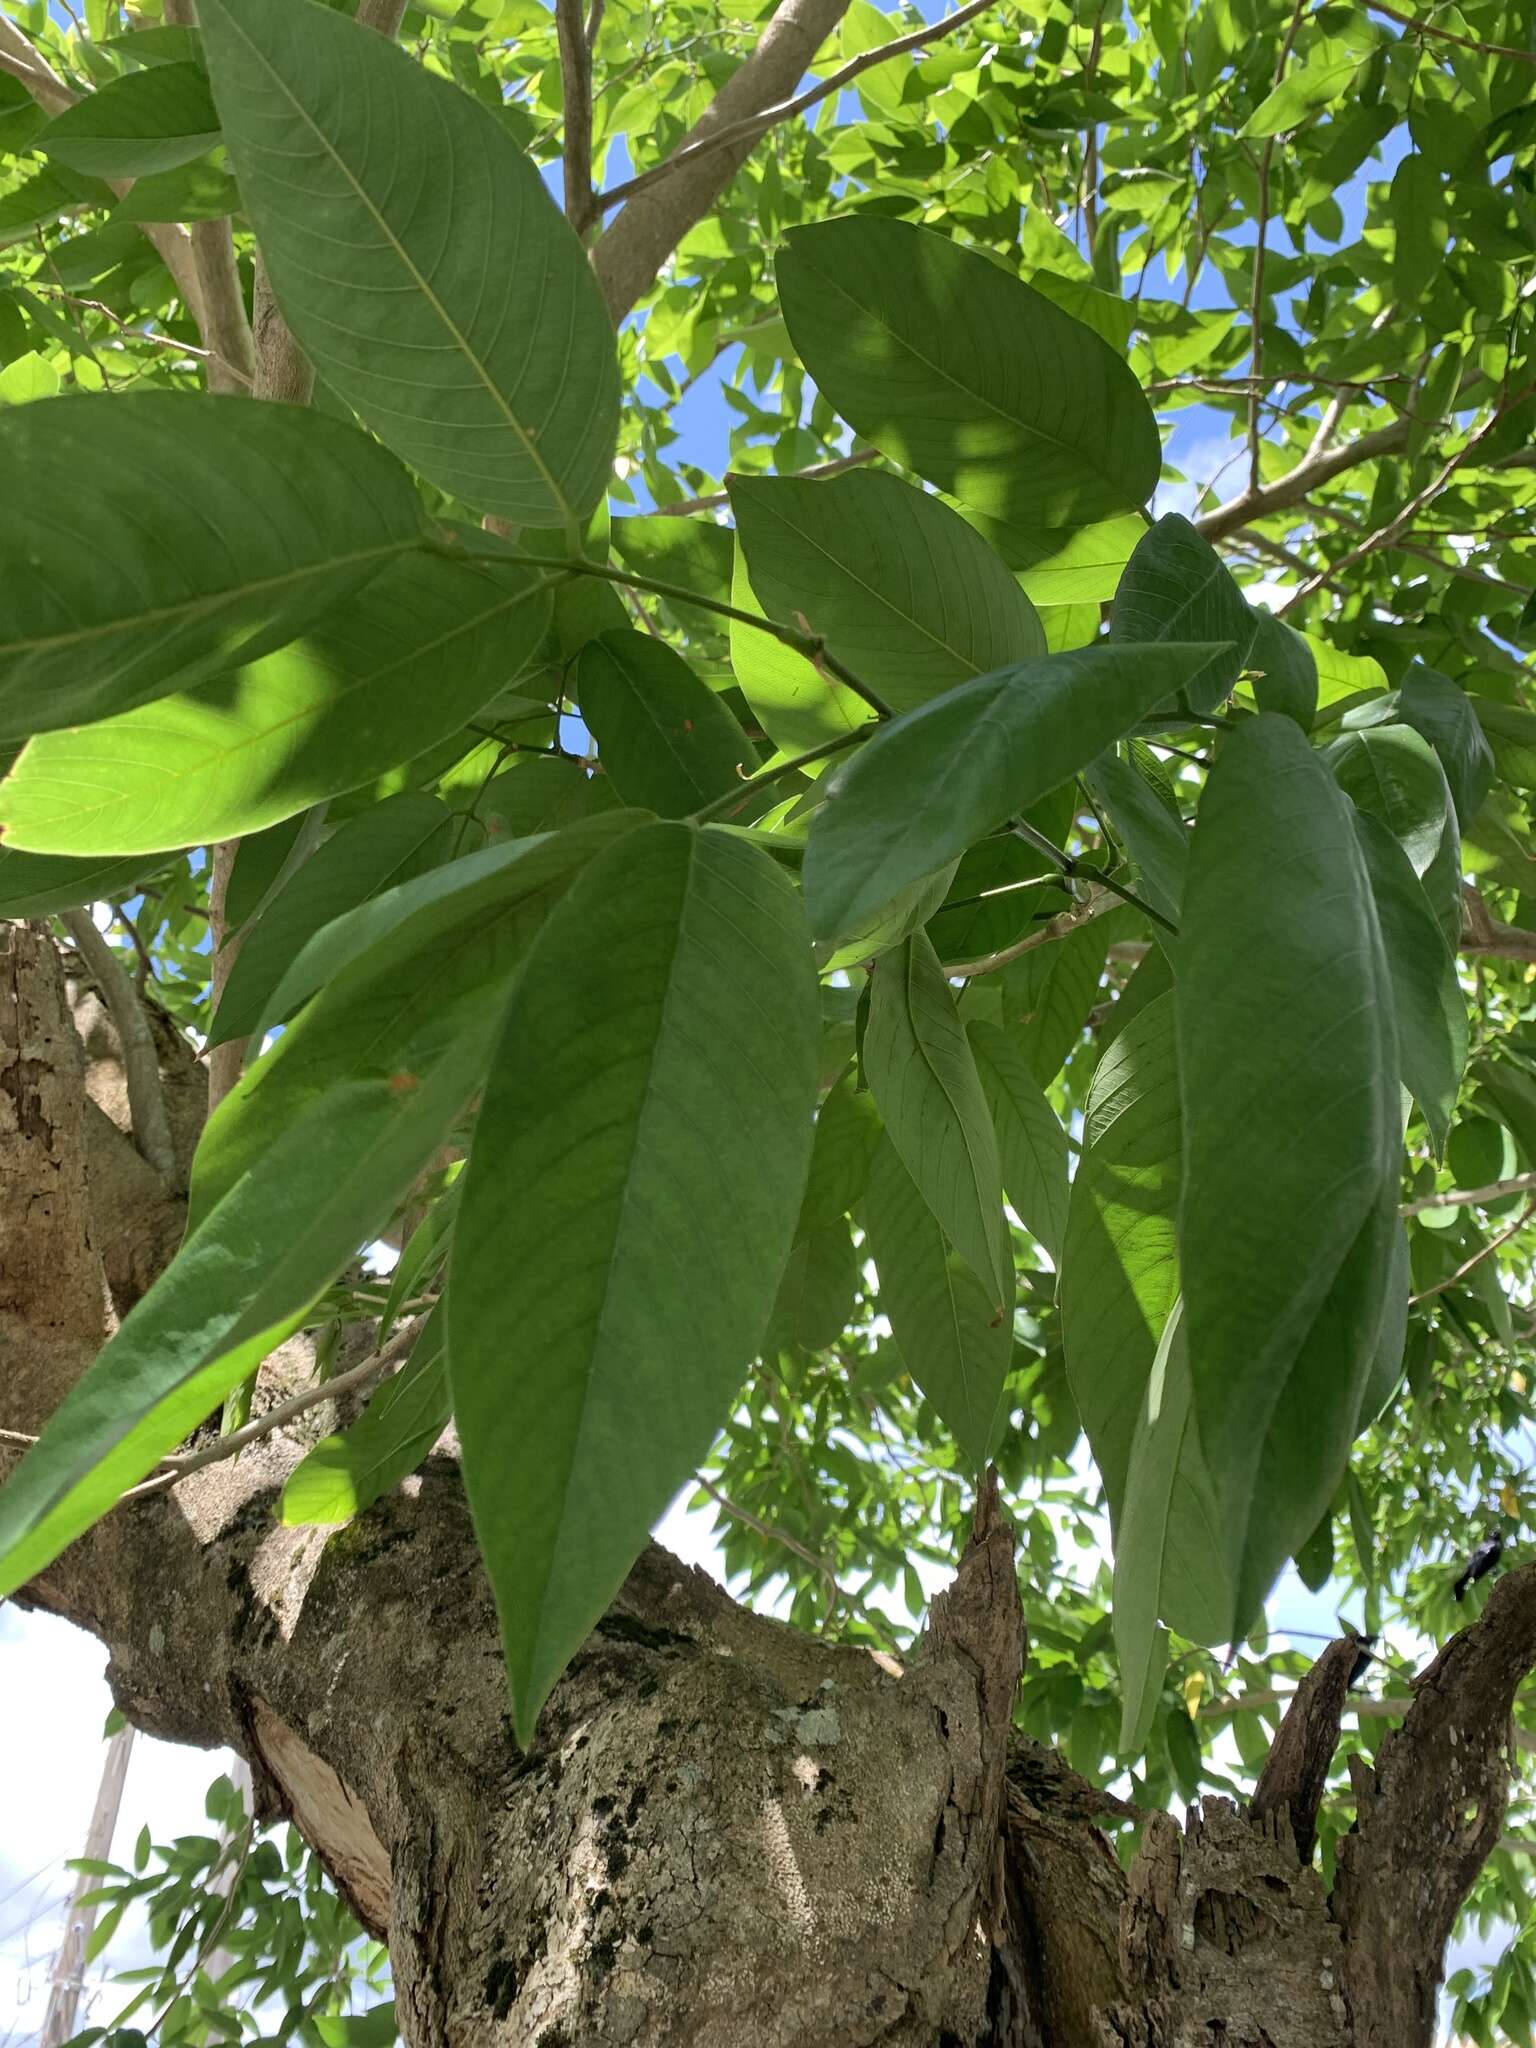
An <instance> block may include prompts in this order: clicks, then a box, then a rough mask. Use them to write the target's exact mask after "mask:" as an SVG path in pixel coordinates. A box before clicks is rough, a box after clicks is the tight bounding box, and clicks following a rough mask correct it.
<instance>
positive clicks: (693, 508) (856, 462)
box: [656, 448, 880, 519]
mask: <svg viewBox="0 0 1536 2048" xmlns="http://www.w3.org/2000/svg"><path fill="white" fill-rule="evenodd" d="M879 460H880V450H879V449H878V448H860V449H859V450H858V451H857V453H856V454H853V455H839V456H837V457H836V459H835V460H833V461H831V462H813V463H812V464H811V466H810V468H809V469H791V470H786V471H784V472H783V475H784V477H785V478H786V479H788V478H793V479H795V480H797V481H798V480H799V479H801V478H804V477H816V476H841V475H842V474H843V471H844V470H846V469H858V468H859V467H860V466H861V465H862V464H863V463H866V462H878V461H879ZM730 502H731V494H730V492H729V491H711V492H710V493H709V495H708V496H707V497H703V498H679V499H678V500H677V502H676V503H675V504H672V505H658V506H657V507H656V516H657V518H658V519H686V518H688V517H689V516H690V515H691V514H693V513H695V512H718V511H719V510H720V509H721V507H722V506H725V505H729V503H730Z"/></svg>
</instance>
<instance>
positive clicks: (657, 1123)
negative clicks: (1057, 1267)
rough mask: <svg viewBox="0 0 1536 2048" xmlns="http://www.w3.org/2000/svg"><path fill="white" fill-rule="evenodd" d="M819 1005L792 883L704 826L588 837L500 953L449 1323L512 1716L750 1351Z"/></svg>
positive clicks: (788, 1181) (546, 1678)
mask: <svg viewBox="0 0 1536 2048" xmlns="http://www.w3.org/2000/svg"><path fill="white" fill-rule="evenodd" d="M819 1032H820V1026H819V1006H818V1003H817V997H816V985H815V977H814V973H813V970H812V967H811V957H810V946H809V942H808V939H807V936H806V932H805V927H804V920H803V918H802V916H801V914H800V910H799V905H798V901H797V898H796V896H795V893H794V890H793V888H792V887H791V885H790V884H789V882H788V881H786V880H785V878H784V877H783V876H782V875H781V873H780V872H779V870H778V869H777V868H776V867H775V865H774V864H773V862H772V861H771V860H770V859H769V858H768V857H767V856H766V855H765V854H762V853H759V852H758V851H756V850H755V849H754V848H752V847H750V846H746V845H744V844H742V843H741V841H740V840H738V839H736V838H734V837H732V836H731V835H730V834H728V833H724V832H720V831H717V830H712V829H706V830H704V831H703V832H696V831H694V830H692V829H691V828H689V827H687V826H685V825H678V824H656V825H651V826H647V827H645V828H643V829H642V830H640V831H638V832H635V833H632V834H631V835H630V836H629V837H628V838H627V839H626V840H625V841H624V842H623V843H622V844H621V845H618V846H614V847H612V848H611V849H610V850H609V851H608V853H607V854H605V855H603V856H601V857H599V859H597V860H596V861H594V862H593V864H592V866H591V867H590V868H589V869H588V870H587V872H586V873H585V874H584V875H583V876H582V878H581V879H580V880H579V881H578V882H577V884H576V886H575V887H574V888H573V889H572V891H571V893H570V895H569V896H568V897H567V898H566V900H565V902H564V903H563V905H562V906H561V908H560V910H559V911H558V912H557V914H556V915H555V916H554V917H552V918H551V920H550V922H549V923H548V925H547V926H546V927H545V929H544V931H543V932H542V934H541V935H540V937H539V940H538V941H537V943H536V945H535V946H534V948H533V950H532V952H531V954H530V956H529V959H528V961H527V964H526V967H525V969H524V971H523V972H522V974H521V975H520V976H519V977H518V980H517V983H516V987H515V990H514V993H513V996H512V1000H511V1003H510V1005H509V1007H508V1010H507V1014H506V1022H505V1026H504V1031H503V1043H504V1044H505V1046H506V1047H507V1049H508V1050H507V1056H506V1057H505V1058H498V1059H497V1060H496V1061H495V1063H494V1065H493V1069H492V1076H491V1080H490V1084H489V1086H488V1087H487V1090H486V1095H485V1101H484V1105H483V1107H482V1108H481V1111H480V1117H479V1122H478V1125H477V1128H476V1132H475V1139H474V1145H473V1149H472V1151H471V1155H470V1163H469V1168H468V1171H467V1173H466V1175H465V1185H464V1196H463V1201H462V1206H461V1208H460V1212H459V1220H458V1225H457V1228H456V1231H455V1238H454V1249H453V1258H452V1266H451V1275H450V1283H449V1295H448V1303H449V1307H448V1331H449V1340H448V1341H449V1372H450V1375H451V1379H452V1386H453V1396H454V1411H455V1414H456V1416H457V1419H458V1426H459V1431H460V1435H461V1438H462V1441H463V1447H464V1473H465V1482H466V1485H467V1487H468V1490H469V1498H470V1506H471V1509H472V1510H473V1513H474V1518H475V1527H476V1531H477V1533H478V1535H479V1539H480V1547H481V1550H482V1552H483V1553H484V1556H485V1560H486V1566H487V1569H488V1571H489V1573H490V1576H491V1582H492V1585H493V1586H494V1588H495V1592H496V1599H497V1605H498V1608H499V1610H500V1614H501V1621H502V1631H503V1637H504V1641H505V1646H506V1654H507V1666H508V1671H509V1674H510V1677H511V1684H512V1701H513V1717H514V1720H515V1723H516V1727H517V1731H518V1737H519V1740H521V1741H523V1742H525V1743H526V1742H527V1740H528V1738H529V1736H530V1735H531V1733H532V1730H533V1724H534V1722H535V1720H536V1718H537V1716H538V1712H539V1708H540V1707H541V1706H542V1704H543V1702H544V1699H545V1697H546V1695H547V1694H548V1692H549V1689H550V1687H551V1686H552V1685H553V1684H554V1682H555V1680H556V1678H557V1677H558V1676H559V1674H560V1672H561V1671H562V1670H563V1668H564V1666H565V1664H566V1663H567V1661H568V1660H569V1658H570V1657H571V1655H572V1654H573V1653H574V1651H575V1650H576V1649H577V1647H578V1646H579V1644H580V1643H581V1641H582V1639H583V1637H584V1636H585V1635H586V1633H587V1631H588V1629H589V1628H590V1627H591V1626H592V1624H593V1622H594V1621H596V1619H597V1618H598V1616H599V1615H600V1614H601V1613H602V1611H603V1608H604V1607H605V1606H606V1604H607V1603H608V1601H609V1600H610V1599H611V1598H612V1596H613V1594H614V1593H615V1592H616V1591H617V1589H618V1586H619V1584H620V1582H621V1581H622V1579H623V1577H624V1574H625V1572H626V1571H628V1569H629V1567H630V1565H631V1563H632V1562H633V1560H634V1558H635V1555H636V1553H637V1552H638V1551H639V1549H640V1547H641V1545H642V1544H643V1543H644V1541H645V1538H646V1535H647V1532H648V1531H649V1529H650V1526H651V1523H652V1522H653V1521H654V1520H655V1518H656V1516H657V1515H658V1514H660V1512H661V1510H662V1508H663V1507H664V1506H665V1505H666V1503H667V1501H668V1499H669V1498H670V1497H671V1495H672V1494H673V1492H674V1491H675V1490H676V1488H677V1487H678V1485H679V1484H680V1483H681V1482H682V1481H683V1480H684V1479H685V1478H686V1477H687V1475H688V1474H689V1472H691V1471H692V1470H693V1468H694V1466H695V1465H696V1464H697V1463H698V1461H699V1459H700V1458H702V1457H703V1455H704V1453H705V1451H706V1450H707V1448H708V1446H709V1440H710V1436H711V1434H712V1432H713V1431H714V1430H715V1429H716V1428H717V1427H718V1426H719V1424H720V1423H721V1422H722V1421H723V1420H724V1419H725V1414H726V1411H727V1409H728V1407H729V1405H730V1401H731V1397H732V1395H733V1394H734V1393H735V1391H736V1389H737V1387H738V1385H739V1384H740V1381H741V1377H742V1374H743V1373H744V1371H745V1369H746V1366H747V1363H748V1361H749V1360H750V1359H751V1358H752V1357H753V1355H754V1354H755V1352H756V1351H757V1348H758V1346H759V1343H760V1341H761V1338H762V1334H763V1329H764V1325H765V1323H766V1320H767V1316H768V1311H769V1308H770V1306H771V1304H772V1300H773V1296H774V1292H775V1289H776V1286H777V1282H778V1278H779V1274H780V1271H781V1269H782V1267H783V1264H784V1261H785V1258H786V1257H787V1255H788V1252H789V1247H790V1241H791V1236H792V1233H793V1231H794V1227H795V1219H796V1216H797V1214H798V1211H799V1207H800V1199H801V1194H802V1191H803V1189H804V1185H805V1177H806V1168H807V1164H808V1161H809V1157H810V1146H811V1112H812V1109H813V1107H814V1104H815V1098H816V1049H817V1042H818V1038H819ZM509 1333H512V1334H511V1338H510V1344H511V1351H510V1355H509ZM509 1368H510V1369H509ZM595 1502H600V1503H601V1512H600V1513H598V1512H594V1508H593V1504H594V1503H595Z"/></svg>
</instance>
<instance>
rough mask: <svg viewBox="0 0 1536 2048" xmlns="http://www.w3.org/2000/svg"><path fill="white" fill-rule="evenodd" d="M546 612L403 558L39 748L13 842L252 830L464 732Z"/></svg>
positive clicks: (15, 810)
mask: <svg viewBox="0 0 1536 2048" xmlns="http://www.w3.org/2000/svg"><path fill="white" fill-rule="evenodd" d="M269 409H270V408H266V407H262V408H260V410H263V411H266V410H269ZM248 410H250V411H252V412H255V411H257V410H258V408H256V407H254V406H252V407H249V408H248ZM548 616H549V595H548V591H547V589H546V587H545V584H544V581H543V579H542V578H541V577H540V576H539V575H538V574H537V572H532V571H528V570H524V569H503V568H500V567H497V568H495V569H494V570H490V569H487V568H484V567H483V566H471V565H469V564H465V563H460V562H448V561H444V560H442V559H441V558H439V557H436V556H432V555H417V556H411V557H409V558H407V559H405V560H403V561H401V562H400V563H398V564H397V565H396V566H395V568H394V569H392V570H391V571H390V572H389V573H388V574H387V575H383V576H379V577H377V578H375V580H374V581H373V582H372V583H370V584H368V585H366V586H365V587H364V588H363V589H362V590H360V591H358V593H357V594H356V596H355V597H352V598H351V599H350V600H349V601H348V602H347V603H345V604H343V605H338V606H337V607H336V608H335V609H334V610H333V611H331V612H330V613H328V614H327V616H326V617H325V618H324V619H322V620H320V621H319V622H318V623H317V624H316V625H314V626H313V627H312V628H311V629H310V630H309V631H308V632H307V633H305V634H304V635H303V636H302V637H301V638H299V639H296V640H294V641H292V642H290V644H289V645H288V646H286V647H283V648H281V649H279V650H278V651H277V652H276V653H275V654H269V655H266V656H265V657H264V658H263V659H262V660H260V661H257V662H254V663H252V664H251V666H250V667H248V668H242V669H238V670H236V672H235V673H234V674H233V675H229V676H220V677H218V678H217V679H216V680H214V681H212V682H206V683H201V684H199V685H198V686H197V687H196V688H195V689H192V690H187V691H182V692H178V693H177V694H176V695H174V696H167V697H162V698H160V699H159V700H158V701H157V702H156V703H154V704H146V705H144V706H142V707H141V708H140V709H138V710H135V711H128V712H125V713H123V714H122V715H121V716H120V717H117V718H112V719H106V720H103V721H101V722H100V723H98V724H95V725H90V726H85V727H83V728H82V729H80V730H78V731H70V732H55V733H45V734H43V735H42V736H41V737H40V738H38V739H35V740H33V741H32V742H31V743H30V744H29V745H28V746H27V747H26V749H25V750H24V751H23V753H22V755H21V758H20V760H19V761H18V762H17V764H16V766H15V767H14V768H13V769H12V770H11V773H10V775H9V776H8V777H7V779H6V780H5V782H4V783H0V822H3V824H4V827H5V832H6V838H7V840H8V841H9V842H11V843H12V844H15V845H18V846H22V847H26V848H31V849H35V850H37V851H39V852H43V853H133V852H136V851H139V850H144V851H149V850H152V849H155V848H165V847H177V846H196V845H199V844H202V843H205V842H207V841H209V840H214V839H224V838H231V837H234V836H236V835H238V834H241V833H246V832H252V831H257V830H260V829H261V827H263V826H265V825H270V824H271V823H273V822H274V821H275V820H278V819H282V818H286V817H290V816H292V814H293V813H294V812H295V811H301V810H307V809H308V808H309V807H310V805H312V804H315V803H319V802H320V801H321V800H322V799H323V798H325V797H328V796H331V795H334V794H335V793H336V792H337V791H339V790H345V789H352V788H355V787H356V786H357V785H358V784H359V783H364V782H369V781H371V780H372V779H373V778H374V777H375V776H377V775H378V774H380V773H381V772H382V771H383V770H384V769H386V768H390V767H392V766H394V764H395V763H396V762H399V761H404V760H409V759H410V757H411V756H412V755H414V754H417V753H420V752H421V751H422V750H423V749H425V748H426V747H429V746H431V745H432V744H433V743H434V741H436V740H439V739H441V738H442V737H443V736H444V735H445V734H447V733H451V732H455V731H457V730H458V729H459V727H460V726H462V725H463V723H464V721H465V720H466V719H467V718H471V717H473V716H474V714H475V713H476V712H477V711H479V710H480V709H481V707H482V706H483V705H485V704H486V703H487V702H488V701H489V700H490V699H491V698H492V697H494V696H495V694H496V692H497V690H498V689H499V688H501V687H502V686H503V685H504V684H506V683H508V682H509V681H511V679H512V678H513V676H515V674H516V673H517V671H518V669H519V667H520V666H521V665H522V663H523V662H524V661H525V660H526V659H527V658H528V656H529V655H530V654H531V653H532V651H533V648H534V647H535V645H536V644H537V642H538V640H539V637H540V635H541V634H542V633H543V631H544V627H545V623H546V621H547V619H548Z"/></svg>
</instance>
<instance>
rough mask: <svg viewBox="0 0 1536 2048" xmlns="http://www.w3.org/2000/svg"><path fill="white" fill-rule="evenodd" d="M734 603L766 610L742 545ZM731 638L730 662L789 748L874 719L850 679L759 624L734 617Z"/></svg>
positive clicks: (764, 720)
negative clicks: (754, 586) (835, 673)
mask: <svg viewBox="0 0 1536 2048" xmlns="http://www.w3.org/2000/svg"><path fill="white" fill-rule="evenodd" d="M731 603H732V604H733V605H734V606H735V607H736V608H737V610H738V611H746V612H752V613H755V614H757V615H758V616H760V617H764V618H766V616H767V614H766V613H765V612H764V610H763V607H762V606H761V605H760V604H759V603H758V601H757V598H756V596H755V594H754V592H753V589H752V585H751V583H750V582H749V581H748V578H747V565H746V561H745V559H744V558H743V555H742V551H741V549H740V547H738V548H737V550H736V561H735V567H734V570H733V572H732V576H731ZM730 644H731V667H732V669H733V670H734V671H735V674H736V680H737V682H738V683H739V684H740V685H741V689H742V694H743V695H744V696H745V697H746V700H747V703H748V705H749V706H750V707H751V709H752V711H753V712H754V714H755V715H756V717H757V720H758V722H759V724H760V725H761V726H762V728H763V731H764V732H765V733H767V735H768V737H769V738H770V739H771V740H772V741H773V743H774V744H775V746H777V747H780V748H782V749H783V751H784V752H785V753H786V754H800V753H805V752H808V751H809V749H810V748H812V747H819V746H820V745H821V744H822V743H823V741H825V740H831V739H838V738H840V737H841V736H842V735H844V734H845V733H850V732H857V731H858V730H859V728H860V727H861V726H866V725H869V724H870V723H871V722H872V718H873V714H872V712H871V711H870V708H869V706H868V705H867V704H866V703H865V702H864V700H863V698H862V697H860V696H857V695H856V694H855V693H854V692H853V691H852V690H850V689H849V688H848V686H847V684H846V683H840V682H838V681H837V680H836V679H835V677H832V676H830V675H826V674H824V673H823V671H822V670H820V669H819V668H817V667H816V666H815V664H814V663H813V662H811V661H808V660H807V659H806V657H805V656H804V655H803V654H798V653H797V652H796V651H795V649H794V648H793V647H786V646H784V644H783V643H782V642H781V641H778V640H775V639H774V638H773V636H772V634H770V633H766V632H764V631H763V629H762V628H761V627H760V626H749V625H747V624H746V623H745V622H744V621H743V620H741V619H732V621H731V628H730ZM811 772H812V773H813V774H814V773H816V772H818V771H817V770H816V769H815V768H813V769H812V770H811Z"/></svg>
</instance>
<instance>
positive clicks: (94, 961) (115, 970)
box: [64, 910, 177, 1187]
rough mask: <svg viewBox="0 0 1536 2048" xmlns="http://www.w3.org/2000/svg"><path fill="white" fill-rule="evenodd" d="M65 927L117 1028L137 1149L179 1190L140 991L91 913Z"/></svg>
mask: <svg viewBox="0 0 1536 2048" xmlns="http://www.w3.org/2000/svg"><path fill="white" fill-rule="evenodd" d="M64 924H65V926H66V927H67V929H68V931H69V936H70V938H71V940H72V941H73V942H74V947H75V951H76V952H77V953H78V954H79V955H80V958H81V959H82V960H83V961H84V963H85V967H86V971H87V973H88V974H89V975H90V977H91V979H92V981H94V982H95V984H96V986H97V988H98V989H100V991H101V994H102V999H103V1001H104V1002H105V1003H106V1006H107V1008H108V1010H109V1011H110V1012H111V1016H112V1022H113V1023H114V1024H115V1025H116V1026H117V1036H118V1042H119V1043H120V1045H121V1046H122V1052H123V1078H124V1080H125V1081H126V1082H127V1085H128V1113H129V1118H130V1122H131V1126H132V1130H133V1139H134V1143H135V1144H136V1145H137V1146H138V1148H139V1150H140V1151H141V1152H142V1153H143V1155H144V1157H145V1158H146V1159H147V1160H148V1161H149V1163H150V1165H151V1166H152V1167H153V1168H154V1169H155V1171H156V1173H158V1174H159V1175H160V1177H161V1178H162V1180H164V1182H165V1184H166V1186H167V1187H174V1186H175V1185H176V1180H177V1169H176V1147H175V1145H174V1144H173V1142H172V1140H171V1122H170V1118H169V1117H168V1116H167V1115H166V1109H165V1090H164V1089H163V1088H162V1087H161V1085H160V1054H159V1051H158V1049H157V1047H156V1045H155V1034H154V1032H153V1031H152V1030H151V1029H150V1023H149V1018H148V1015H147V1014H146V1012H145V1009H144V1005H143V1004H142V1003H141V1002H140V1001H139V994H138V990H137V989H136V988H135V987H134V985H133V983H132V982H131V981H130V980H129V979H128V977H127V975H126V974H125V973H124V972H123V969H122V964H121V962H120V961H119V960H118V957H117V954H116V953H115V952H114V950H113V949H112V947H111V946H109V945H108V944H107V941H106V940H105V939H104V938H103V937H102V935H101V933H100V932H99V931H98V930H97V929H96V921H95V919H94V918H93V917H92V916H91V914H90V912H89V911H88V910H66V911H65V912H64Z"/></svg>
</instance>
